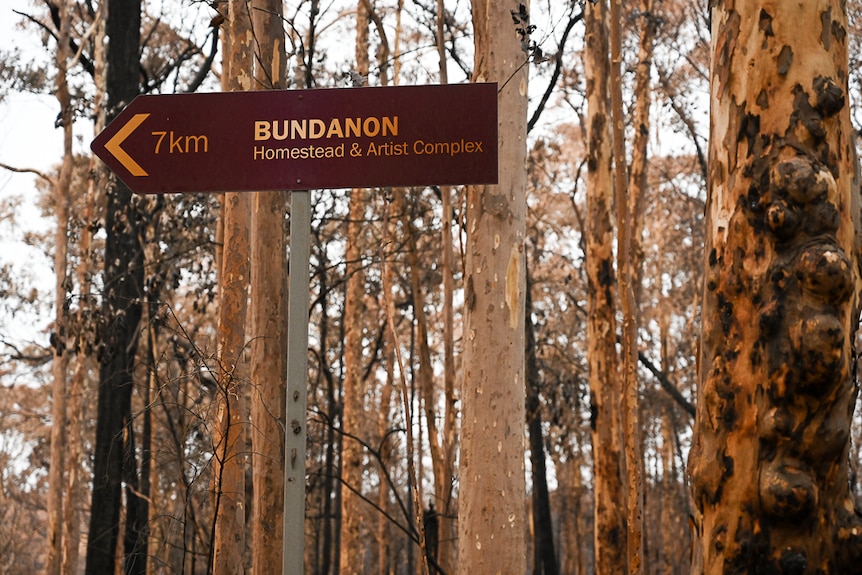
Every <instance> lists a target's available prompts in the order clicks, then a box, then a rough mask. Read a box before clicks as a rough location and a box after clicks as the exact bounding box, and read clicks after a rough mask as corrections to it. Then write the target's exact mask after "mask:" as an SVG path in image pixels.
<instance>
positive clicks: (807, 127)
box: [689, 0, 862, 575]
mask: <svg viewBox="0 0 862 575" xmlns="http://www.w3.org/2000/svg"><path fill="white" fill-rule="evenodd" d="M712 26H713V30H712V54H713V59H712V70H711V72H710V74H711V77H710V80H711V84H712V87H711V90H710V93H711V98H712V101H711V108H712V114H711V118H710V130H711V137H710V148H709V156H710V157H709V169H710V174H709V185H710V187H709V195H708V206H707V238H706V261H705V267H706V272H707V273H706V278H705V279H706V282H705V291H704V299H703V339H702V358H701V382H700V385H701V387H700V390H699V395H700V398H699V401H698V408H697V421H696V426H695V435H694V443H693V446H692V450H691V453H690V458H689V470H690V474H691V487H692V495H693V500H694V504H695V509H694V528H695V533H694V537H695V538H696V539H695V542H694V551H695V555H694V565H693V572H694V573H705V574H718V573H754V572H758V573H761V572H762V573H793V574H796V575H803V574H812V575H813V574H814V573H857V572H859V565H860V559H862V524H860V520H859V516H858V515H857V514H856V513H855V512H854V508H853V498H852V496H851V493H850V491H849V482H848V477H849V469H848V449H849V435H850V418H851V414H852V409H853V405H854V402H855V390H854V385H853V381H852V378H851V371H852V370H853V365H852V363H851V362H852V361H853V360H854V357H855V355H854V353H853V346H852V342H853V338H854V334H855V332H856V328H857V317H858V312H859V309H858V305H859V304H858V302H859V300H858V295H859V287H860V282H859V259H858V258H859V246H860V244H859V241H858V239H859V238H858V234H857V231H856V227H857V226H858V222H859V211H858V210H859V206H858V201H857V196H858V193H859V191H858V188H857V184H858V182H857V181H856V180H855V155H854V151H853V141H852V138H853V128H852V126H851V123H850V116H849V109H848V104H849V96H848V88H847V82H848V52H847V42H848V37H847V34H848V29H847V16H846V13H845V2H843V1H839V0H823V1H820V2H796V1H791V0H780V1H776V2H772V3H770V4H768V5H765V4H762V3H744V2H743V3H739V2H736V3H734V2H724V1H719V2H716V3H715V7H714V8H713V12H712ZM741 71H744V73H743V72H741Z"/></svg>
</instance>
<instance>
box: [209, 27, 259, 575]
mask: <svg viewBox="0 0 862 575" xmlns="http://www.w3.org/2000/svg"><path fill="white" fill-rule="evenodd" d="M234 45H236V43H235V44H234ZM249 203H250V198H249V195H248V194H246V193H242V192H228V193H226V194H225V206H224V216H223V217H224V220H225V223H224V226H225V249H224V262H223V267H222V274H221V289H220V292H219V322H218V333H217V338H218V363H219V366H218V389H217V394H218V397H217V413H216V421H215V429H214V432H213V444H214V450H215V455H214V457H213V463H214V468H213V474H214V475H213V484H214V485H213V487H214V492H215V525H214V526H213V528H214V537H213V549H212V572H214V573H236V574H241V573H243V572H244V563H243V554H244V552H245V531H246V530H245V468H244V464H245V459H246V456H247V454H246V453H244V451H245V428H246V426H247V425H246V422H245V420H244V417H243V414H244V412H245V405H244V403H245V402H244V398H245V392H244V391H243V390H242V384H243V381H242V376H241V374H242V369H243V368H242V365H241V363H242V361H243V358H242V355H243V352H244V346H245V322H246V317H247V314H248V278H249V249H250V247H249V233H250V232H249Z"/></svg>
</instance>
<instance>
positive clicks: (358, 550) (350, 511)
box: [339, 0, 371, 575]
mask: <svg viewBox="0 0 862 575" xmlns="http://www.w3.org/2000/svg"><path fill="white" fill-rule="evenodd" d="M370 18H371V16H370V13H369V7H368V4H367V3H366V2H363V0H358V5H357V7H356V45H355V56H356V73H357V74H359V75H360V76H363V77H367V76H368V69H369V57H368V49H369V43H368V42H369V38H368V32H369V22H370ZM369 194H370V192H369V191H367V190H361V189H357V190H353V193H352V194H351V195H350V207H349V212H348V218H347V235H346V241H347V247H346V250H345V256H344V258H345V262H346V263H345V273H346V276H347V282H346V284H347V285H346V293H345V295H344V412H343V417H342V422H343V423H342V427H343V429H344V432H345V434H346V435H345V436H344V437H342V447H341V483H342V487H341V509H340V510H339V513H340V519H341V553H340V554H339V568H340V569H339V572H340V573H343V574H344V575H358V574H359V573H360V572H361V571H362V569H363V567H364V561H362V557H363V552H362V550H363V549H364V548H365V542H364V541H363V537H362V527H363V524H364V521H363V519H362V518H363V514H362V513H361V509H362V507H363V506H364V505H365V503H364V502H363V501H362V475H363V465H362V462H363V456H364V453H363V446H362V445H361V444H360V442H359V441H358V440H357V439H361V440H364V439H365V437H366V433H367V428H366V426H365V425H364V424H363V423H364V419H365V418H364V417H363V414H364V412H365V389H364V382H363V376H362V374H363V371H364V370H363V353H362V347H363V346H362V340H363V333H362V331H363V330H362V326H363V321H362V318H363V316H364V315H365V305H364V298H365V269H364V267H363V265H362V253H363V249H362V246H361V245H360V242H361V238H363V237H364V234H363V233H362V231H363V229H364V222H365V210H366V208H367V206H368V203H369V201H368V198H369ZM350 436H352V437H350Z"/></svg>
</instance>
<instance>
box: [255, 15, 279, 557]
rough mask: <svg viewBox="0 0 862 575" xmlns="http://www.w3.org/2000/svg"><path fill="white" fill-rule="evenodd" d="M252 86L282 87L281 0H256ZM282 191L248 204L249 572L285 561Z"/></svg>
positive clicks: (266, 193)
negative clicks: (249, 275)
mask: <svg viewBox="0 0 862 575" xmlns="http://www.w3.org/2000/svg"><path fill="white" fill-rule="evenodd" d="M252 8H253V25H254V33H255V37H256V38H257V43H256V58H255V61H256V63H257V66H256V71H255V75H256V78H257V87H258V88H268V89H284V88H285V86H286V78H285V74H286V53H285V48H284V29H283V23H282V18H281V14H282V10H283V3H282V2H281V1H280V0H254V1H253V2H252ZM287 201H288V195H287V193H285V192H259V193H256V194H254V195H253V197H252V209H251V220H252V224H251V289H250V298H251V309H250V310H249V316H250V317H249V328H250V332H251V333H250V336H251V337H250V340H251V350H250V351H251V366H250V373H251V382H252V386H251V400H250V403H251V406H250V407H251V423H252V424H251V427H250V433H251V443H252V484H253V486H252V493H253V499H252V509H251V513H252V526H251V537H252V557H251V560H252V573H267V572H270V571H271V570H272V566H273V565H281V564H282V562H283V541H284V521H283V516H282V514H283V513H284V429H283V427H282V425H283V422H284V419H285V416H284V408H285V401H286V397H285V394H286V393H287V365H286V357H287V246H286V241H285V240H286V237H287V230H286V226H285V214H286V213H287Z"/></svg>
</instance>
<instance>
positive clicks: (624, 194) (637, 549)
mask: <svg viewBox="0 0 862 575" xmlns="http://www.w3.org/2000/svg"><path fill="white" fill-rule="evenodd" d="M609 15H610V25H611V53H610V58H611V82H610V84H611V116H612V118H613V137H612V138H611V139H612V140H613V143H614V190H615V193H616V204H617V205H616V219H617V273H618V278H619V297H620V311H621V312H622V346H621V347H622V351H621V356H622V357H621V359H622V361H621V362H620V363H621V364H622V378H621V379H622V381H621V383H622V401H621V404H622V416H621V422H622V433H623V453H624V456H625V471H624V474H623V475H624V476H625V485H626V495H625V502H626V530H627V533H626V543H627V551H626V561H627V564H628V571H627V573H629V575H642V574H643V572H644V558H643V548H644V545H643V542H644V537H643V475H644V474H643V457H642V455H641V452H642V451H643V444H642V439H641V427H640V426H641V424H640V407H639V405H640V389H639V386H638V373H637V364H638V325H637V304H636V301H635V291H634V287H633V286H632V276H633V273H632V268H633V267H634V265H635V262H634V261H633V259H632V253H631V252H632V227H633V222H632V218H631V217H630V213H629V212H630V208H629V196H628V189H627V187H628V174H627V165H626V149H625V144H626V138H625V130H624V127H625V119H624V112H623V86H622V70H621V67H622V35H623V32H622V18H623V17H622V0H611V5H610V13H609ZM638 265H639V264H638Z"/></svg>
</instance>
